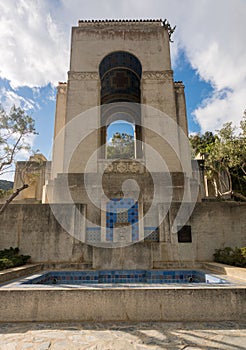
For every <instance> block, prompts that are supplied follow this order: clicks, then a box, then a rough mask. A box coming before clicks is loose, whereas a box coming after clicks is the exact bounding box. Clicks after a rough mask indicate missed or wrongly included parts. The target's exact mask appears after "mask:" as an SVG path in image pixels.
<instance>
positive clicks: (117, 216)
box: [106, 198, 139, 241]
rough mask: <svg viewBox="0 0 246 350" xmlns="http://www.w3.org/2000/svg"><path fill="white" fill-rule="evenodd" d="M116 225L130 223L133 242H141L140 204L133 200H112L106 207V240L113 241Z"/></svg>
mask: <svg viewBox="0 0 246 350" xmlns="http://www.w3.org/2000/svg"><path fill="white" fill-rule="evenodd" d="M116 223H126V224H127V223H130V225H131V228H132V241H138V240H139V228H138V203H137V202H136V203H135V202H134V199H132V198H112V199H111V200H110V201H109V202H108V203H107V206H106V240H107V241H113V239H114V237H113V231H114V226H115V224H116Z"/></svg>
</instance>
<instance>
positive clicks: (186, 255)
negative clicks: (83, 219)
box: [0, 202, 246, 269]
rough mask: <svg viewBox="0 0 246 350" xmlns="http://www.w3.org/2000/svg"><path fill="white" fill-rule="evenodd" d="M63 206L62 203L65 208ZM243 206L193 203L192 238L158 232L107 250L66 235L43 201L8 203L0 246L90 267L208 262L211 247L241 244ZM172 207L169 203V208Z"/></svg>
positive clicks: (245, 223)
mask: <svg viewBox="0 0 246 350" xmlns="http://www.w3.org/2000/svg"><path fill="white" fill-rule="evenodd" d="M68 206H69V205H68ZM70 208H71V206H70ZM67 209H68V208H67V207H66V205H63V212H64V213H66V212H67ZM245 209H246V205H245V204H242V203H236V202H222V203H219V202H208V203H206V202H202V203H198V204H197V205H196V207H195V209H194V212H193V214H192V216H191V218H190V220H189V223H188V224H189V225H191V231H192V242H191V243H178V239H177V233H170V237H169V238H168V237H167V236H165V235H164V236H163V235H162V234H160V240H161V242H140V243H136V244H133V245H131V246H129V247H126V248H117V249H108V248H95V247H92V246H88V245H86V244H83V243H81V242H80V241H79V240H77V239H76V238H75V237H72V236H71V235H69V234H68V233H67V232H66V231H65V230H64V229H63V228H62V227H61V226H60V225H59V224H58V223H57V221H56V219H55V217H54V216H53V214H52V211H51V209H50V207H49V205H48V204H35V205H30V204H29V205H28V204H11V205H10V206H9V207H8V208H7V210H6V211H5V212H4V213H3V215H2V216H1V225H0V249H4V248H9V247H11V246H12V247H17V246H18V247H19V248H20V252H21V253H22V254H28V255H31V257H32V262H46V263H48V262H78V263H83V262H86V263H91V264H92V266H93V267H94V268H124V269H126V268H140V267H142V268H152V267H161V266H162V264H163V266H164V264H165V263H168V262H178V263H180V266H181V264H182V263H184V262H191V263H192V262H196V261H212V260H213V253H214V249H216V248H223V247H225V246H231V247H235V246H238V247H242V246H245V245H246V235H245V227H246V215H245ZM175 210H176V208H175V204H173V206H172V208H171V211H170V212H175ZM169 216H171V215H169ZM164 224H165V223H163V224H162V225H164ZM160 231H161V228H160ZM163 237H164V238H163Z"/></svg>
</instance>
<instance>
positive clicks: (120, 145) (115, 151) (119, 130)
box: [106, 120, 136, 159]
mask: <svg viewBox="0 0 246 350" xmlns="http://www.w3.org/2000/svg"><path fill="white" fill-rule="evenodd" d="M106 153H107V159H134V158H136V137H135V125H134V124H132V123H129V122H127V121H125V120H117V121H115V122H112V123H111V124H109V125H108V126H107V152H106Z"/></svg>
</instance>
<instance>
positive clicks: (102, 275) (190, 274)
mask: <svg viewBox="0 0 246 350" xmlns="http://www.w3.org/2000/svg"><path fill="white" fill-rule="evenodd" d="M95 283H96V284H98V283H148V284H153V283H161V284H163V283H225V281H224V280H221V279H219V278H217V277H215V276H211V275H208V274H206V273H204V272H202V271H194V270H101V271H50V272H47V273H45V274H43V275H41V276H39V277H36V278H33V279H28V281H26V282H23V284H95Z"/></svg>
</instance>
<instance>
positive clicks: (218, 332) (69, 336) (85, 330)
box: [0, 322, 246, 350]
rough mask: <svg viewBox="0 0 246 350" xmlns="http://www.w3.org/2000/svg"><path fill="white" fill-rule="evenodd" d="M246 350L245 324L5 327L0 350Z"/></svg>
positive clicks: (0, 326) (0, 334) (0, 331)
mask: <svg viewBox="0 0 246 350" xmlns="http://www.w3.org/2000/svg"><path fill="white" fill-rule="evenodd" d="M32 349H33V350H48V349H49V350H85V349H86V350H145V349H152V350H156V349H162V350H163V349H169V350H180V349H185V350H198V349H202V350H204V349H208V350H213V349H226V350H230V349H232V350H240V349H246V323H244V324H243V323H238V322H216V323H215V322H210V323H208V322H202V323H201V322H193V323H181V322H180V323H178V322H172V323H171V322H169V323H167V322H165V323H164V322H163V323H162V322H147V323H146V322H145V323H104V324H103V323H74V322H73V323H35V322H34V323H11V324H10V323H8V324H0V350H32Z"/></svg>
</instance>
